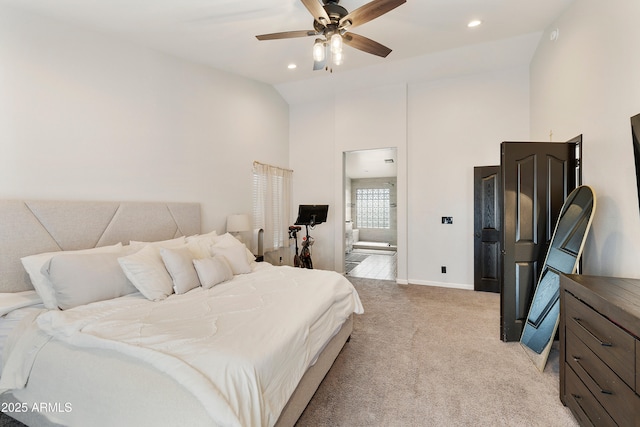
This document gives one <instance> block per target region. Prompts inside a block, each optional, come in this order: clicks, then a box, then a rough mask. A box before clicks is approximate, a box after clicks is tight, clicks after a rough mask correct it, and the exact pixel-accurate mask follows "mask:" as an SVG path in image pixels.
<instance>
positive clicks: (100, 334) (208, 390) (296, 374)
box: [3, 264, 363, 426]
mask: <svg viewBox="0 0 640 427" xmlns="http://www.w3.org/2000/svg"><path fill="white" fill-rule="evenodd" d="M362 312H363V309H362V305H361V303H360V300H359V298H358V295H357V292H356V291H355V289H354V288H353V287H352V286H351V284H350V283H349V282H348V281H347V280H346V279H345V278H344V277H342V276H341V275H339V274H337V273H335V272H328V271H321V270H314V271H310V270H304V269H294V268H290V267H273V266H270V265H268V264H263V265H261V266H260V268H258V269H257V271H256V272H254V273H252V274H247V275H239V276H236V277H235V278H234V280H232V281H231V282H228V283H224V284H221V285H218V286H216V287H214V288H212V289H210V290H202V289H201V288H200V289H196V290H194V291H191V292H189V293H187V294H184V295H175V296H172V297H170V298H168V299H167V300H166V301H164V302H161V303H157V302H150V301H147V300H145V299H143V298H141V297H139V296H135V295H132V296H127V297H122V298H118V299H116V300H111V301H103V302H99V303H94V304H89V305H86V306H81V307H77V308H75V309H72V310H67V311H64V312H61V311H51V312H47V313H45V314H42V315H41V316H40V317H39V318H38V324H39V325H40V327H41V328H42V330H44V331H46V332H47V334H49V335H50V336H53V337H55V338H56V339H57V340H60V341H62V342H66V343H68V344H72V345H77V346H82V347H87V348H93V349H101V348H102V349H109V350H114V351H117V352H119V353H121V354H125V355H127V356H130V357H134V358H137V359H139V360H142V361H145V362H146V363H149V364H151V365H152V366H154V367H155V368H156V369H158V370H160V371H163V372H165V373H167V374H168V375H169V376H171V377H173V378H174V379H175V380H176V381H177V382H179V383H180V384H181V385H182V386H183V387H185V388H186V389H188V390H189V391H190V392H191V393H193V395H194V396H195V398H197V399H198V400H200V402H201V403H202V404H203V406H204V407H205V408H206V410H207V411H208V412H209V415H210V416H211V418H212V420H213V422H214V423H215V424H218V425H243V426H252V425H255V426H257V425H272V424H274V423H275V421H276V420H277V419H278V416H279V414H280V412H281V410H282V408H283V407H284V405H285V404H286V402H287V400H288V399H289V397H290V395H291V393H292V392H293V390H294V389H295V387H296V386H297V384H298V382H299V380H300V378H301V377H302V375H303V374H304V372H305V371H306V369H307V368H308V367H309V366H310V364H311V363H312V362H313V361H314V360H315V357H316V356H317V354H318V353H319V352H320V351H321V349H322V348H323V346H324V345H325V344H326V342H327V341H328V340H329V339H330V338H331V337H332V336H333V334H334V333H335V331H336V330H338V329H339V327H340V326H341V325H342V323H343V322H344V321H345V320H346V319H347V318H348V317H349V316H350V315H351V313H362ZM176 319H179V321H176ZM294 325H298V326H294ZM300 325H302V327H300ZM40 334H41V333H40ZM25 335H26V336H28V334H25ZM35 336H36V337H37V339H38V340H40V341H39V342H42V341H44V340H43V338H42V336H38V333H36V334H35ZM34 339H35V338H34ZM23 348H30V349H31V351H33V346H29V345H23ZM11 357H16V358H19V357H21V355H19V354H18V352H13V353H11ZM22 359H24V357H22ZM13 369H14V370H18V371H20V372H25V371H27V369H26V367H25V366H20V367H15V368H13ZM4 377H5V375H3V380H4V379H5V378H4ZM10 378H11V377H10ZM20 379H21V376H20V375H17V376H16V382H20ZM25 380H26V379H25ZM5 385H6V384H5ZM11 387H12V388H20V387H21V385H20V384H17V383H16V384H12V385H11ZM89 398H90V396H87V399H89ZM76 404H83V403H82V402H77V403H76ZM86 404H90V402H86Z"/></svg>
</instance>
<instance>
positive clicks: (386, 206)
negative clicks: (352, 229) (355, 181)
mask: <svg viewBox="0 0 640 427" xmlns="http://www.w3.org/2000/svg"><path fill="white" fill-rule="evenodd" d="M389 212H390V203H389V189H388V188H357V189H356V224H357V226H358V228H390V224H389Z"/></svg>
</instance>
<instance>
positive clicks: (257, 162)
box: [253, 160, 293, 172]
mask: <svg viewBox="0 0 640 427" xmlns="http://www.w3.org/2000/svg"><path fill="white" fill-rule="evenodd" d="M255 165H262V166H269V167H270V168H276V169H281V170H283V171H289V172H293V169H285V168H281V167H280V166H273V165H269V164H266V163H260V162H259V161H257V160H254V161H253V166H255Z"/></svg>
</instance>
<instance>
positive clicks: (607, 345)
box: [573, 317, 613, 347]
mask: <svg viewBox="0 0 640 427" xmlns="http://www.w3.org/2000/svg"><path fill="white" fill-rule="evenodd" d="M573 320H574V321H575V322H576V323H577V324H578V326H580V327H581V328H582V329H584V330H585V331H586V332H587V333H588V334H589V335H591V337H593V339H594V340H596V341H598V342H599V343H600V345H601V346H603V347H613V344H611V343H610V342H607V341H602V340H601V339H600V338H598V337H597V336H596V335H595V334H594V333H593V332H591V331H590V330H589V328H587V327H586V326H585V325H584V324H583V323H582V319H579V318H577V317H574V318H573Z"/></svg>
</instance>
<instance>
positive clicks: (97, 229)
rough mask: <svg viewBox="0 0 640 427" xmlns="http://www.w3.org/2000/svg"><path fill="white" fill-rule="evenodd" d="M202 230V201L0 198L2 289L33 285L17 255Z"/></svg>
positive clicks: (140, 239) (145, 239)
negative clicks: (166, 201) (165, 201)
mask: <svg viewBox="0 0 640 427" xmlns="http://www.w3.org/2000/svg"><path fill="white" fill-rule="evenodd" d="M197 233H200V204H198V203H163V202H93V201H31V200H0V292H18V291H23V290H29V289H33V286H32V285H31V281H30V280H29V276H28V275H27V274H26V272H25V271H24V268H23V267H22V263H21V262H20V258H21V257H24V256H27V255H33V254H38V253H42V252H52V251H62V250H75V249H86V248H93V247H97V246H105V245H112V244H115V243H118V242H122V243H123V244H128V243H129V241H130V240H139V241H155V240H166V239H171V238H174V237H180V236H188V235H192V234H197Z"/></svg>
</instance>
